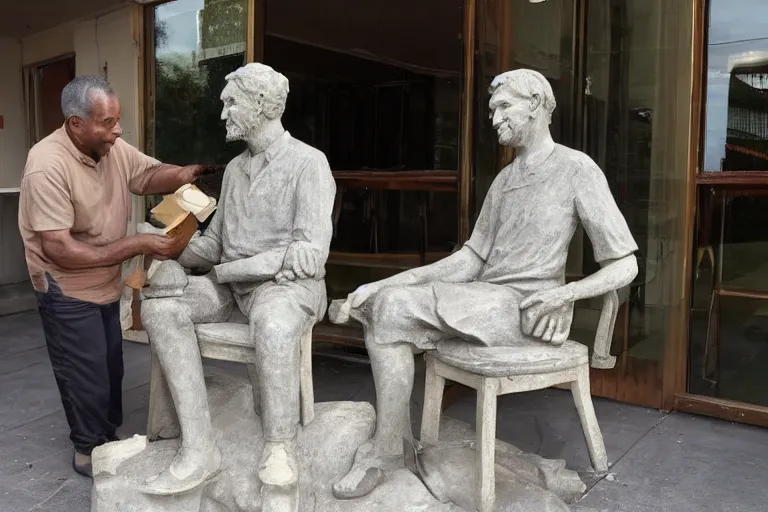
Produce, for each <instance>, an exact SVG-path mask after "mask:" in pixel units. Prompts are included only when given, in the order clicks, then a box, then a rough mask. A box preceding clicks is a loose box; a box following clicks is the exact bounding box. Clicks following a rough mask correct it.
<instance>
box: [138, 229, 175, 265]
mask: <svg viewBox="0 0 768 512" xmlns="http://www.w3.org/2000/svg"><path fill="white" fill-rule="evenodd" d="M136 236H140V237H142V244H143V246H144V248H145V253H146V254H148V255H150V256H152V257H153V258H155V259H157V260H167V259H172V258H176V257H177V256H178V255H179V253H180V252H181V250H182V249H183V247H182V246H181V242H180V240H179V239H178V238H173V237H170V236H165V235H150V234H144V235H136Z"/></svg>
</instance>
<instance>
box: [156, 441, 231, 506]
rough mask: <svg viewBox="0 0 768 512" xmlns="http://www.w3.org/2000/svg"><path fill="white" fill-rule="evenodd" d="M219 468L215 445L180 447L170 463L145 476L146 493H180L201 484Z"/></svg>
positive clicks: (219, 463)
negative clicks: (166, 466)
mask: <svg viewBox="0 0 768 512" xmlns="http://www.w3.org/2000/svg"><path fill="white" fill-rule="evenodd" d="M220 469H221V452H220V451H219V449H218V448H216V447H215V446H213V447H211V448H210V449H208V450H197V449H193V448H185V447H183V446H182V447H181V448H180V449H179V452H178V453H177V454H176V456H175V457H174V458H173V462H171V465H170V466H169V467H168V469H166V470H165V471H163V472H162V473H159V474H157V475H155V476H151V477H149V478H147V480H146V481H145V488H144V489H143V491H144V492H146V493H147V494H157V495H169V494H180V493H184V492H187V491H191V490H192V489H194V488H196V487H198V486H199V485H202V484H203V483H205V482H207V481H208V480H210V479H211V478H212V477H214V476H215V475H216V474H217V473H218V472H219V470H220Z"/></svg>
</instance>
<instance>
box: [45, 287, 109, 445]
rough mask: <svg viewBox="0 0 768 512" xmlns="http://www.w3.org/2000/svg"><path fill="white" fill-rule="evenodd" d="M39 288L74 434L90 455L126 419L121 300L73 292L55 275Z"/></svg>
mask: <svg viewBox="0 0 768 512" xmlns="http://www.w3.org/2000/svg"><path fill="white" fill-rule="evenodd" d="M48 283H49V285H48V291H47V292H46V293H40V292H38V293H37V305H38V309H39V311H40V316H41V317H42V320H43V331H44V332H45V341H46V344H47V345H48V355H49V356H50V358H51V365H52V366H53V374H54V376H55V377H56V384H57V385H58V387H59V393H60V394H61V402H62V404H63V405H64V412H65V414H66V416H67V422H68V423H69V428H70V436H69V437H70V439H71V440H72V442H73V443H74V445H75V450H77V451H78V452H79V453H82V454H85V455H90V453H91V450H93V448H95V447H96V446H99V445H101V444H104V443H105V442H107V441H108V440H109V438H110V437H112V436H114V434H115V430H116V429H117V427H118V426H120V424H122V422H123V404H122V399H123V396H122V381H123V332H122V328H121V326H120V303H119V302H113V303H111V304H104V305H102V304H94V303H92V302H85V301H82V300H78V299H74V298H72V297H67V296H65V295H63V294H62V292H61V288H60V287H59V286H58V284H56V282H55V281H54V280H53V279H50V278H49V280H48Z"/></svg>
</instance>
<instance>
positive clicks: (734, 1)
mask: <svg viewBox="0 0 768 512" xmlns="http://www.w3.org/2000/svg"><path fill="white" fill-rule="evenodd" d="M766 18H768V3H767V2H763V1H760V0H710V2H709V32H708V33H709V42H708V47H707V89H706V90H707V98H706V101H707V104H706V105H707V106H706V133H705V154H704V163H703V165H704V170H705V171H766V170H768V27H766V24H765V20H766Z"/></svg>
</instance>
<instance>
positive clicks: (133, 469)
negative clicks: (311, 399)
mask: <svg viewBox="0 0 768 512" xmlns="http://www.w3.org/2000/svg"><path fill="white" fill-rule="evenodd" d="M206 384H207V388H208V399H209V402H210V411H211V419H212V420H213V426H214V430H215V431H216V441H217V445H218V448H219V450H220V451H221V455H222V461H223V462H222V469H221V471H220V472H219V473H218V474H217V475H216V476H215V477H214V478H213V479H211V480H209V481H207V482H206V483H204V484H203V485H201V486H200V487H198V488H196V489H193V490H192V491H189V492H186V493H183V494H178V495H172V496H156V495H150V494H146V493H144V492H143V491H142V487H143V485H144V482H145V480H146V479H147V478H148V477H150V476H152V475H154V474H157V473H158V472H160V471H161V470H162V469H164V468H166V467H167V466H168V464H170V462H171V459H172V458H173V456H174V455H175V453H176V450H177V449H178V447H179V440H178V439H175V440H163V441H155V442H151V443H149V442H147V440H146V437H144V436H138V435H137V436H134V437H133V438H131V439H126V440H124V441H117V442H113V443H109V444H106V445H103V446H101V447H99V448H97V449H96V450H94V452H93V473H94V482H93V490H92V494H91V500H92V502H91V512H190V511H194V512H198V511H199V512H260V511H263V512H277V511H280V512H282V511H291V512H293V511H295V510H297V511H301V512H310V511H317V512H360V511H364V510H377V511H382V512H386V511H390V510H391V511H393V512H407V511H417V510H418V511H430V512H431V511H434V512H443V511H452V512H459V511H462V510H467V511H469V510H472V509H473V506H472V503H473V500H472V492H473V489H474V485H473V483H472V482H473V480H474V448H473V443H472V442H471V440H472V439H473V438H474V432H472V429H471V427H470V426H469V425H466V424H464V423H461V422H458V421H455V420H451V419H449V418H445V419H444V421H443V422H442V423H443V426H442V429H441V434H440V439H441V444H440V446H437V447H427V448H426V449H425V450H424V452H423V453H422V455H421V457H420V462H421V464H422V469H423V470H424V471H425V472H426V473H428V474H429V475H430V478H428V479H426V481H427V483H428V484H429V485H431V486H433V487H434V486H435V485H436V484H435V482H437V483H438V486H439V488H440V489H437V490H438V491H439V492H437V493H433V492H430V490H429V489H428V488H427V486H426V485H425V484H424V483H422V480H421V479H420V478H419V477H417V476H416V475H414V474H413V473H411V472H410V471H409V470H408V469H405V468H403V469H400V470H397V471H395V472H393V473H392V474H391V475H389V478H388V479H387V480H386V481H385V482H384V483H382V484H381V485H380V486H379V487H378V488H376V489H375V490H374V491H373V492H372V493H371V494H369V495H368V496H365V497H363V498H359V499H355V500H337V499H335V498H334V497H333V495H332V492H331V486H332V484H333V483H334V482H335V481H336V480H337V479H339V478H340V477H341V476H343V475H344V474H346V472H347V471H349V469H350V467H351V466H352V461H353V459H354V455H355V451H356V449H357V447H358V446H359V445H360V444H361V443H363V442H364V441H365V440H367V439H368V438H369V437H370V436H371V434H372V432H373V429H374V420H375V412H374V409H373V407H372V406H371V405H370V404H369V403H367V402H326V403H317V404H316V405H315V413H316V416H315V419H314V421H312V423H310V424H309V425H308V426H307V427H305V428H304V429H303V431H301V433H300V434H299V437H298V443H297V444H298V447H297V464H298V466H299V481H298V482H297V484H298V485H297V486H296V487H294V488H293V489H288V490H285V489H284V490H282V491H283V492H272V491H273V490H268V489H262V485H261V483H260V482H259V479H258V475H257V474H258V463H259V456H260V454H261V451H262V446H263V442H264V441H263V437H262V434H261V422H260V421H259V418H258V416H256V414H255V413H254V409H253V395H252V393H251V388H250V383H249V382H248V381H247V380H244V379H238V378H234V377H229V376H214V377H209V378H207V379H206ZM465 440H466V441H465ZM496 463H497V465H496V510H499V511H505V512H512V511H514V512H561V511H568V510H569V508H568V506H567V505H566V502H570V501H573V500H575V499H577V498H578V497H580V495H581V493H583V491H584V484H583V483H582V481H581V480H580V479H579V477H578V475H577V474H576V473H575V472H573V471H570V470H567V469H565V464H564V462H563V461H555V460H547V459H543V458H541V457H538V456H536V455H530V454H523V453H522V452H520V451H519V450H517V449H516V448H514V447H512V446H510V445H508V444H506V443H503V442H497V448H496ZM434 494H437V495H440V499H438V498H436V497H435V495H434ZM265 497H266V498H265Z"/></svg>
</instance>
